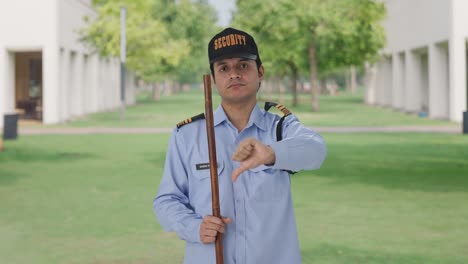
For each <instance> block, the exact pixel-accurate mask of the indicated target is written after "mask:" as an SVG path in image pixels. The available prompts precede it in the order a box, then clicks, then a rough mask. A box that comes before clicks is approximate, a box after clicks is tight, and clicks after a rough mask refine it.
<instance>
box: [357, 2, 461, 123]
mask: <svg viewBox="0 0 468 264" xmlns="http://www.w3.org/2000/svg"><path fill="white" fill-rule="evenodd" d="M384 2H385V4H386V7H387V12H388V17H387V18H386V20H385V21H384V27H385V30H386V33H387V46H386V48H385V49H384V51H383V56H382V59H381V60H380V62H379V63H378V64H377V65H376V66H377V75H376V78H375V81H373V82H371V83H370V85H369V86H368V87H367V90H366V102H367V103H369V104H376V105H381V106H387V107H391V108H394V109H399V110H401V111H404V112H416V113H418V112H425V113H427V115H428V116H429V117H430V118H435V119H447V120H451V121H456V122H461V121H462V117H463V112H464V111H467V104H468V102H467V101H468V97H467V90H468V88H467V87H468V85H467V60H468V59H467V52H466V51H467V48H468V45H467V40H468V1H467V0H385V1H384Z"/></svg>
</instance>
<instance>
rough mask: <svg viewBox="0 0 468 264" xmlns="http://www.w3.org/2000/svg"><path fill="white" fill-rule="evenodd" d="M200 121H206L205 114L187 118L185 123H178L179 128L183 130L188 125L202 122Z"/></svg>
mask: <svg viewBox="0 0 468 264" xmlns="http://www.w3.org/2000/svg"><path fill="white" fill-rule="evenodd" d="M200 119H205V113H201V114H199V115H196V116H192V117H191V118H187V119H185V120H184V121H182V122H179V123H177V128H181V127H183V126H184V125H186V124H190V123H192V122H193V121H197V120H200Z"/></svg>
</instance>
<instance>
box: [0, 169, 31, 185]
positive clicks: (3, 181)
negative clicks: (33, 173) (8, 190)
mask: <svg viewBox="0 0 468 264" xmlns="http://www.w3.org/2000/svg"><path fill="white" fill-rule="evenodd" d="M21 177H25V175H20V174H19V173H17V172H13V171H12V170H8V169H5V168H0V186H2V185H9V184H13V183H15V182H16V181H17V180H18V179H19V178H21Z"/></svg>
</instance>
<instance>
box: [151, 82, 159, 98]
mask: <svg viewBox="0 0 468 264" xmlns="http://www.w3.org/2000/svg"><path fill="white" fill-rule="evenodd" d="M152 87H153V91H152V95H153V96H152V98H153V100H154V101H159V99H161V89H160V84H159V83H158V82H155V83H154V84H153V85H152Z"/></svg>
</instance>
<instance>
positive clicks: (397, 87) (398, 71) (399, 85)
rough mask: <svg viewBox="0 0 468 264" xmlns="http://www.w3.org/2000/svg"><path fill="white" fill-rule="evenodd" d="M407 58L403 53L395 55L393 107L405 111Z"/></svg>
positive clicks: (393, 66)
mask: <svg viewBox="0 0 468 264" xmlns="http://www.w3.org/2000/svg"><path fill="white" fill-rule="evenodd" d="M404 59H405V56H404V54H402V53H394V54H393V65H392V69H393V89H392V90H393V93H392V107H393V108H395V109H403V105H404V103H403V102H404V91H405V61H404Z"/></svg>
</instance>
